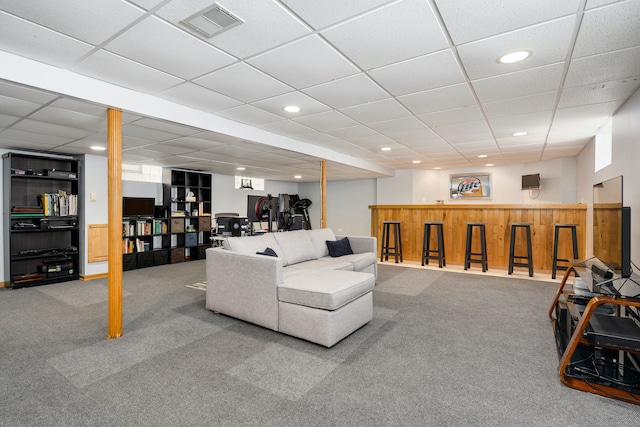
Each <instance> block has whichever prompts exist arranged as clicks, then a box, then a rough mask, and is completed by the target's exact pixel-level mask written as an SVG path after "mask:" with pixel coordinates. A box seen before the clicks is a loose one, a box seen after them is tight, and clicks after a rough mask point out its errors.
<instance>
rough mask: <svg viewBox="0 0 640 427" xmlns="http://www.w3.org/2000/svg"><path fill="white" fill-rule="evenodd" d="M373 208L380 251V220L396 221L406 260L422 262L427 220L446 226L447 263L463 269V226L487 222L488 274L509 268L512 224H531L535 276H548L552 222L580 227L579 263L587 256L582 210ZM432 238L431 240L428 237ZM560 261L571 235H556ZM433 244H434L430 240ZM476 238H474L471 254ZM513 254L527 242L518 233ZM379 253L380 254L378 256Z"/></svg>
mask: <svg viewBox="0 0 640 427" xmlns="http://www.w3.org/2000/svg"><path fill="white" fill-rule="evenodd" d="M369 208H370V209H371V235H372V236H375V237H377V238H378V250H379V249H380V247H381V234H382V222H383V221H400V223H401V227H402V246H403V256H404V259H406V260H410V261H420V256H421V251H422V239H423V230H424V222H425V221H443V222H444V240H445V253H446V259H447V264H451V265H463V264H464V251H465V245H466V233H467V222H486V223H487V225H486V229H487V252H488V254H487V255H488V263H489V269H491V268H492V267H494V268H499V269H505V270H506V269H507V268H508V267H509V245H510V237H511V231H510V227H509V225H508V224H509V223H510V222H530V223H531V239H532V242H531V246H532V254H533V265H534V270H535V271H536V272H551V265H552V257H553V232H554V227H553V224H554V223H569V224H578V228H577V231H578V250H579V258H580V259H583V258H584V257H585V253H586V251H585V249H586V248H585V244H586V243H585V242H586V227H585V226H586V212H587V208H586V205H475V204H474V205H462V204H460V205H453V204H451V205H379V206H369ZM432 238H433V239H435V237H432ZM559 240H560V242H559V245H558V256H559V258H573V254H572V244H571V234H570V231H569V230H568V229H562V230H560V239H559ZM433 242H434V243H433V245H435V240H433ZM479 242H480V239H479V238H478V237H477V236H476V235H474V252H476V251H477V250H478V249H479ZM516 242H517V245H516V252H515V253H516V255H519V254H524V253H525V251H526V238H525V234H524V231H523V230H520V233H518V235H517V238H516ZM378 253H379V252H378Z"/></svg>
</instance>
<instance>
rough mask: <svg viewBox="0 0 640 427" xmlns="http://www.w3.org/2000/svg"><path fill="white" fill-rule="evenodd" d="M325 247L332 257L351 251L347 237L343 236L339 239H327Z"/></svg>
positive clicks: (348, 253) (350, 252) (347, 253)
mask: <svg viewBox="0 0 640 427" xmlns="http://www.w3.org/2000/svg"><path fill="white" fill-rule="evenodd" d="M326 243H327V248H328V249H329V255H330V256H332V257H333V258H337V257H341V256H345V255H350V254H352V253H353V251H352V250H351V245H350V244H349V239H347V238H346V237H343V238H342V239H340V240H334V241H332V240H327V242H326Z"/></svg>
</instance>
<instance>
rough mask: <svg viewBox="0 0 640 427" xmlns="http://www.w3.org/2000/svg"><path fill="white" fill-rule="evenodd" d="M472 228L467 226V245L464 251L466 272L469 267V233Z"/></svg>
mask: <svg viewBox="0 0 640 427" xmlns="http://www.w3.org/2000/svg"><path fill="white" fill-rule="evenodd" d="M472 232H473V228H472V227H471V226H470V225H467V245H466V250H465V251H464V269H465V270H467V269H468V268H469V267H470V266H471V261H470V260H471V233H472Z"/></svg>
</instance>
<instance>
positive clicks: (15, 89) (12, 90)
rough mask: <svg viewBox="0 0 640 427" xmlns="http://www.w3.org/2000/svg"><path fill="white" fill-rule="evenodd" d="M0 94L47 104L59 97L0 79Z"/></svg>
mask: <svg viewBox="0 0 640 427" xmlns="http://www.w3.org/2000/svg"><path fill="white" fill-rule="evenodd" d="M0 95H4V96H7V97H9V98H15V99H19V100H22V101H29V102H33V103H35V104H47V103H49V102H51V101H53V100H54V99H56V98H58V97H59V95H55V94H50V93H47V92H44V91H40V90H36V89H31V88H28V87H24V86H20V85H18V84H12V83H10V82H3V81H0Z"/></svg>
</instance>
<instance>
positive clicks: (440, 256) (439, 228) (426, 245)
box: [422, 222, 447, 268]
mask: <svg viewBox="0 0 640 427" xmlns="http://www.w3.org/2000/svg"><path fill="white" fill-rule="evenodd" d="M443 224H444V222H425V223H424V237H423V240H422V265H424V264H425V263H426V264H427V265H428V264H429V260H430V259H437V260H438V267H440V268H442V267H443V266H446V265H447V261H446V260H445V257H444V228H443ZM431 227H435V230H436V234H437V235H438V246H437V247H436V248H435V249H431Z"/></svg>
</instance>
